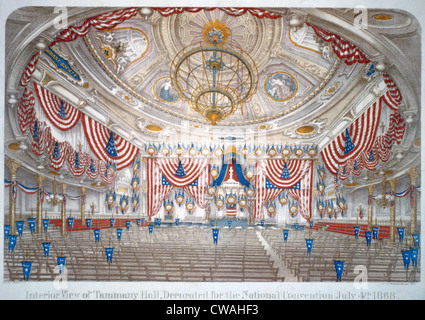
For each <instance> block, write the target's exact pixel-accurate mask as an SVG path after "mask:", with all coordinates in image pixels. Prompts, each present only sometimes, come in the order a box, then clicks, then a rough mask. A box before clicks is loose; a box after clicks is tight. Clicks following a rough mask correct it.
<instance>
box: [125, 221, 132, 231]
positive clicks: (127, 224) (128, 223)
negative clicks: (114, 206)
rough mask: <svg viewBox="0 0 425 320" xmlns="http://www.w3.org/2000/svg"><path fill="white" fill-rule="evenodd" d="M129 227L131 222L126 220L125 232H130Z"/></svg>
mask: <svg viewBox="0 0 425 320" xmlns="http://www.w3.org/2000/svg"><path fill="white" fill-rule="evenodd" d="M130 225H131V221H130V220H127V221H126V222H125V226H126V228H127V230H130Z"/></svg>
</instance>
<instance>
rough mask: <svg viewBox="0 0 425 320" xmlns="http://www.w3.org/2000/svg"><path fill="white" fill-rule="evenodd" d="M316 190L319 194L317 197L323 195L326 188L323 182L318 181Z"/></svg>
mask: <svg viewBox="0 0 425 320" xmlns="http://www.w3.org/2000/svg"><path fill="white" fill-rule="evenodd" d="M316 188H317V191H318V192H319V195H320V196H322V195H323V194H324V193H325V188H326V185H325V182H324V181H323V180H321V179H319V181H318V182H317V184H316Z"/></svg>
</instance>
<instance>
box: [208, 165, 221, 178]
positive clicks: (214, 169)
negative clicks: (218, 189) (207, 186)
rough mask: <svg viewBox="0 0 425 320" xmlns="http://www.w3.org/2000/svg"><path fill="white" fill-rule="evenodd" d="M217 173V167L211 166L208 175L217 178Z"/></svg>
mask: <svg viewBox="0 0 425 320" xmlns="http://www.w3.org/2000/svg"><path fill="white" fill-rule="evenodd" d="M219 174H220V172H219V171H218V169H217V168H216V167H213V168H212V169H211V171H210V175H211V177H212V178H213V179H217V178H218V176H219Z"/></svg>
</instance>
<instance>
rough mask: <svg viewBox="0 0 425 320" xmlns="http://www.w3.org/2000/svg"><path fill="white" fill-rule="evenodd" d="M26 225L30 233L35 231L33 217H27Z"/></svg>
mask: <svg viewBox="0 0 425 320" xmlns="http://www.w3.org/2000/svg"><path fill="white" fill-rule="evenodd" d="M28 225H29V227H30V231H31V233H35V218H28Z"/></svg>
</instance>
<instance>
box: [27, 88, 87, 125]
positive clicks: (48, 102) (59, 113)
mask: <svg viewBox="0 0 425 320" xmlns="http://www.w3.org/2000/svg"><path fill="white" fill-rule="evenodd" d="M33 84H34V89H35V93H36V95H37V97H38V101H39V102H40V105H41V107H42V109H43V111H44V114H45V115H46V117H47V119H49V121H50V122H51V123H52V124H53V125H54V126H55V127H56V128H58V129H59V130H62V131H68V130H70V129H72V128H73V127H74V126H75V125H76V124H77V123H78V121H79V120H80V117H81V112H80V111H79V110H78V109H77V108H75V107H74V106H72V105H71V104H69V103H67V102H65V101H64V100H63V99H61V98H59V97H58V96H56V95H54V94H53V93H51V92H50V91H48V90H46V89H44V88H43V87H41V86H39V85H38V84H36V83H35V82H33Z"/></svg>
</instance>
